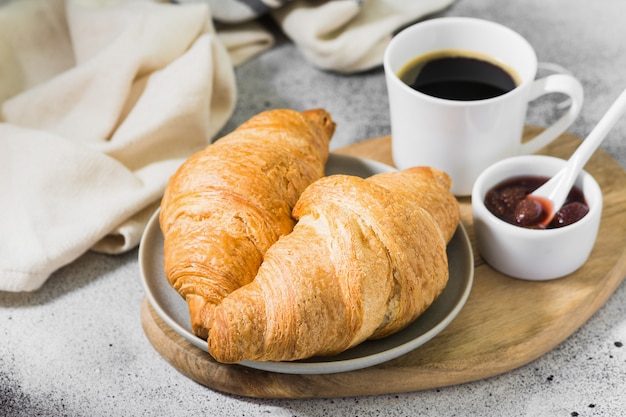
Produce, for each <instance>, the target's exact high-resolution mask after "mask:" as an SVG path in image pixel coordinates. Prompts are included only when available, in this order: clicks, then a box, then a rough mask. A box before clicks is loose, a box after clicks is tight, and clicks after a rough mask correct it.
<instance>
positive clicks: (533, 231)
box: [472, 155, 602, 280]
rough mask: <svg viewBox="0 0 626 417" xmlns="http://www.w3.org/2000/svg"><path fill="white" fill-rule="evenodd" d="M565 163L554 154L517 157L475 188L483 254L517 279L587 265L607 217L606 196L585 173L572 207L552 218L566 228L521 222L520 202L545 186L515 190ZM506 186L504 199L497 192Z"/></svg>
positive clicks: (548, 175) (477, 230) (495, 168)
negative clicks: (603, 199)
mask: <svg viewBox="0 0 626 417" xmlns="http://www.w3.org/2000/svg"><path fill="white" fill-rule="evenodd" d="M565 163H566V161H565V160H563V159H560V158H555V157H551V156H541V155H525V156H517V157H513V158H508V159H504V160H502V161H499V162H497V163H495V164H493V165H491V166H490V167H489V168H487V169H486V170H485V171H483V172H482V173H481V174H480V176H479V177H478V179H477V180H476V182H475V183H474V187H473V190H472V215H473V219H474V232H475V234H476V241H477V246H478V252H479V253H480V255H481V256H482V258H483V259H484V260H485V262H487V263H488V264H489V265H490V266H491V267H493V268H494V269H496V270H498V271H500V272H502V273H504V274H506V275H509V276H512V277H515V278H522V279H528V280H549V279H555V278H561V277H564V276H566V275H568V274H571V273H572V272H574V271H576V270H577V269H579V268H580V267H581V266H583V265H584V264H585V262H586V261H587V259H588V258H589V255H590V253H591V251H592V249H593V246H594V244H595V240H596V236H597V233H598V228H599V225H600V219H601V216H602V192H601V190H600V187H599V185H598V183H597V182H596V181H595V179H594V178H593V177H592V176H591V175H590V174H589V173H587V172H586V171H583V172H581V173H580V175H579V176H578V178H577V179H576V182H575V186H574V188H573V192H570V196H569V198H570V201H568V204H565V205H564V206H563V209H562V210H561V213H560V214H557V216H555V217H556V220H554V219H553V222H552V223H555V222H556V223H558V222H561V224H552V226H550V225H549V226H548V227H545V228H544V227H535V226H536V224H533V223H532V222H531V223H530V224H522V223H524V219H521V220H520V219H519V218H517V219H516V217H519V215H520V214H521V213H520V209H519V207H518V206H517V204H518V203H517V202H516V201H515V200H521V199H523V198H524V196H525V194H528V193H530V192H532V189H531V188H533V187H535V188H536V187H538V186H539V185H541V184H539V185H537V184H536V183H533V184H530V185H529V184H523V186H524V187H526V188H525V189H524V190H521V191H520V189H516V190H512V187H515V186H518V185H520V182H524V179H526V180H529V179H532V181H528V182H531V183H532V182H533V181H540V182H541V181H545V180H547V179H548V178H551V177H552V176H553V175H554V174H556V173H557V172H558V171H559V169H560V168H562V167H563V165H565ZM537 177H541V178H540V179H539V180H537V179H536V178H537ZM507 188H508V189H509V191H508V192H505V195H504V196H502V195H501V194H500V195H499V194H497V190H500V191H502V190H504V189H507ZM494 193H496V194H494ZM507 193H508V194H507ZM513 194H516V195H513ZM507 204H509V206H507ZM571 204H574V205H571ZM568 205H569V207H568ZM490 208H491V209H492V210H493V211H495V213H494V212H492V211H490ZM503 217H504V218H503ZM522 217H523V216H522ZM559 219H560V220H559Z"/></svg>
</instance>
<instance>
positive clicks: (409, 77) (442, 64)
mask: <svg viewBox="0 0 626 417" xmlns="http://www.w3.org/2000/svg"><path fill="white" fill-rule="evenodd" d="M511 73H512V71H507V70H506V69H504V68H502V67H501V66H500V65H498V64H496V63H494V62H491V61H490V60H489V58H488V57H484V56H482V55H479V54H473V53H471V52H468V53H463V52H458V51H437V52H434V53H429V54H426V55H422V56H419V57H417V58H415V59H413V60H411V61H410V62H409V63H407V64H406V65H405V66H404V67H403V68H402V69H401V70H400V72H399V73H398V76H399V77H400V79H401V80H402V81H404V82H405V83H406V84H407V85H409V86H411V87H412V88H413V89H415V90H417V91H419V92H422V93H424V94H428V95H429V96H433V97H439V98H443V99H448V100H461V101H469V100H483V99H488V98H492V97H497V96H500V95H502V94H505V93H508V92H509V91H511V90H513V89H514V88H515V87H516V86H517V82H516V78H517V77H516V76H514V75H512V74H511Z"/></svg>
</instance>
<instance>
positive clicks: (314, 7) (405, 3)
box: [177, 0, 454, 73]
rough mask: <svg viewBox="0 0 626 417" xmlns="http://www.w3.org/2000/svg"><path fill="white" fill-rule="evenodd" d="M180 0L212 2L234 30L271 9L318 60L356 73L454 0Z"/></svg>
mask: <svg viewBox="0 0 626 417" xmlns="http://www.w3.org/2000/svg"><path fill="white" fill-rule="evenodd" d="M177 1H180V2H204V3H207V4H209V5H210V7H211V10H212V12H213V16H214V18H215V19H216V20H218V21H220V22H222V23H228V24H231V26H230V29H229V30H230V31H231V32H233V33H234V32H236V31H237V30H238V28H239V27H240V26H239V25H237V23H241V22H249V21H250V20H251V19H255V18H257V17H259V16H261V15H266V14H269V15H270V16H272V17H273V19H274V20H275V21H276V23H278V25H279V26H280V28H281V29H282V31H283V32H284V33H285V34H286V35H287V36H288V37H289V38H290V39H291V40H293V42H294V43H295V44H296V45H297V46H298V48H299V49H300V50H301V51H302V54H303V55H304V57H305V58H306V59H307V60H309V61H310V62H311V63H312V64H313V65H315V66H316V67H318V68H321V69H325V70H331V71H336V72H341V73H353V72H359V71H364V70H367V69H370V68H373V67H376V66H379V65H381V64H382V58H383V54H384V51H385V47H386V46H387V43H389V41H390V40H391V37H392V35H393V33H394V32H396V31H397V30H399V29H400V28H402V27H403V26H405V25H407V24H409V23H411V22H414V21H417V20H419V19H421V18H423V17H425V16H427V15H431V14H433V13H436V12H439V11H441V10H443V9H444V8H446V7H448V6H449V5H450V4H451V3H452V2H453V1H454V0H330V1H329V0H177ZM225 27H226V25H225ZM268 35H269V33H268Z"/></svg>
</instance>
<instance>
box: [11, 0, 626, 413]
mask: <svg viewBox="0 0 626 417" xmlns="http://www.w3.org/2000/svg"><path fill="white" fill-rule="evenodd" d="M443 15H450V16H475V17H481V18H486V19H491V20H495V21H498V22H500V23H503V24H505V25H508V26H510V27H512V28H513V29H515V30H517V31H519V32H520V33H521V34H522V35H524V36H525V37H527V39H528V40H529V41H530V42H531V43H532V44H533V45H534V46H535V48H536V50H537V54H538V56H539V60H540V61H544V62H554V63H558V64H560V65H562V66H564V67H565V68H567V69H569V70H570V71H571V72H572V73H573V74H574V75H575V76H577V77H578V78H579V79H580V80H581V82H582V84H583V86H584V88H585V94H586V97H585V98H586V101H585V104H584V106H583V110H582V114H581V116H580V118H579V119H578V120H577V121H576V123H575V124H574V125H573V126H572V127H571V128H570V132H572V133H575V134H577V135H580V136H584V135H586V134H587V133H588V132H589V131H590V130H591V129H592V128H593V126H594V125H595V123H596V122H597V121H598V120H599V119H600V117H601V115H602V114H603V113H604V111H605V110H606V109H607V108H608V107H609V105H610V104H611V102H612V101H613V100H614V99H615V98H616V97H617V95H618V94H619V93H620V92H621V90H622V89H623V88H625V87H626V41H625V40H624V39H626V26H625V25H624V23H623V22H624V16H626V2H623V1H621V0H596V1H585V0H552V1H544V0H517V1H515V2H501V1H495V0H458V1H457V2H455V3H454V4H453V5H452V6H451V7H450V8H449V9H448V10H446V11H445V12H444V13H443ZM237 77H238V83H239V91H240V96H239V101H238V105H237V109H236V112H235V114H234V116H233V117H232V119H231V121H230V122H229V123H228V125H227V126H226V127H225V129H224V131H228V130H231V129H232V128H234V127H235V126H236V125H238V124H239V123H241V122H242V121H244V120H245V119H247V118H248V117H250V116H252V115H253V114H255V113H257V112H259V111H261V110H264V109H266V108H269V107H291V108H297V109H304V108H310V107H317V106H321V107H325V108H327V109H328V110H329V111H330V112H331V113H332V114H333V116H334V117H335V118H336V120H337V122H338V129H337V133H336V136H335V138H334V139H333V145H332V146H333V148H338V147H341V146H344V145H347V144H350V143H353V142H358V141H361V140H365V139H368V138H370V137H376V136H381V135H387V134H389V116H388V110H387V98H386V88H385V85H384V77H383V72H382V69H380V68H379V69H375V70H372V71H368V72H366V73H363V74H357V75H349V76H347V75H337V74H332V73H327V72H321V71H318V70H316V69H314V68H312V67H311V66H310V65H309V64H308V63H307V62H306V61H305V60H304V59H303V57H302V56H301V55H300V53H299V52H298V50H297V49H295V48H294V47H293V45H291V44H290V43H289V42H279V44H278V45H277V46H276V47H275V48H274V49H272V50H271V51H269V52H267V53H265V54H264V55H262V56H260V57H258V58H257V59H255V60H253V61H251V62H248V63H246V64H244V65H243V66H241V67H240V68H238V69H237ZM538 104H539V105H538V107H537V108H536V109H534V110H532V111H531V113H530V116H529V123H531V124H537V125H545V124H546V123H549V122H550V120H553V119H554V117H556V115H555V114H554V112H553V111H548V110H547V109H548V108H549V107H550V106H547V105H542V104H541V103H538ZM625 135H626V120H622V121H620V122H619V123H618V125H617V126H616V127H615V128H614V130H613V131H612V132H611V133H610V135H609V137H608V138H607V141H606V142H605V144H604V146H603V147H604V149H605V150H607V151H608V152H609V153H610V154H611V155H612V156H613V157H614V158H615V159H617V160H618V161H619V162H620V163H621V164H622V165H623V166H626V145H625V144H624V140H623V138H624V136H625ZM625 243H626V242H625ZM622 249H623V248H615V250H622ZM142 298H143V289H142V287H141V284H140V281H139V271H138V264H137V250H134V251H131V252H130V253H127V254H125V255H121V256H104V255H98V254H94V253H87V254H85V255H84V256H82V257H81V258H79V259H78V260H77V261H75V262H74V263H72V264H70V265H68V266H67V267H65V268H63V269H61V270H60V271H58V272H57V273H55V274H54V276H52V277H51V278H50V279H49V281H48V282H47V283H46V284H45V285H44V287H43V288H42V289H41V290H40V291H38V292H35V293H24V294H13V293H1V292H0V415H3V416H35V415H39V416H195V415H205V416H221V415H224V416H270V415H271V416H359V417H366V416H379V415H380V416H469V415H471V416H617V415H623V414H626V394H624V386H625V384H626V347H624V346H623V344H624V343H626V286H625V284H622V285H621V286H620V287H619V288H618V289H617V291H616V292H615V293H614V295H613V296H612V297H611V298H610V299H609V301H608V302H607V303H606V304H605V306H604V307H602V308H601V309H600V310H599V311H598V312H597V313H596V314H595V315H594V316H593V317H592V318H591V319H590V320H589V321H588V322H587V323H586V324H584V325H583V326H582V327H581V328H580V329H579V330H578V331H577V332H575V333H574V334H573V335H572V336H571V337H570V338H568V339H567V340H566V341H564V342H563V343H562V344H560V345H559V346H557V347H556V348H555V349H554V350H552V351H551V352H549V353H547V354H545V355H544V356H542V357H541V358H539V359H538V360H536V361H534V362H532V363H530V364H527V365H525V366H522V367H520V368H518V369H516V370H513V371H511V372H508V373H505V374H503V375H500V376H497V377H493V378H489V379H486V380H482V381H477V382H472V383H467V384H462V385H458V386H452V387H447V388H441V389H435V390H428V391H422V392H413V393H403V394H397V395H380V396H370V397H362V398H335V399H315V400H261V399H250V398H241V397H237V396H232V395H225V394H222V393H219V392H215V391H212V390H210V389H207V388H205V387H203V386H201V385H198V384H196V383H195V382H193V381H191V380H189V379H188V378H186V377H185V376H183V375H181V374H180V373H178V372H177V371H176V370H175V369H173V368H172V367H171V366H169V365H168V364H167V363H166V362H165V361H164V360H163V359H162V358H161V357H160V356H159V355H158V353H156V351H155V350H154V349H153V348H152V346H151V345H150V343H149V342H148V340H147V339H146V337H145V336H144V334H143V331H142V329H141V324H140V321H139V306H140V302H141V300H142Z"/></svg>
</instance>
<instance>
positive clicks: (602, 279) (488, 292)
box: [141, 127, 626, 398]
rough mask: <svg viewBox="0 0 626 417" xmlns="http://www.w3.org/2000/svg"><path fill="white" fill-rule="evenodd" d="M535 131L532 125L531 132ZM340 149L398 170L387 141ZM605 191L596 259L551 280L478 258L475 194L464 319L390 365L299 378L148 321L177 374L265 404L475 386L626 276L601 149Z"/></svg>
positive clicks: (611, 183) (598, 170) (554, 334)
mask: <svg viewBox="0 0 626 417" xmlns="http://www.w3.org/2000/svg"><path fill="white" fill-rule="evenodd" d="M537 130H538V128H533V127H528V128H526V130H525V136H527V137H529V136H533V135H534V134H536V132H537ZM579 144H580V139H579V138H577V137H575V136H573V135H571V134H564V135H562V136H561V137H560V138H559V139H557V141H555V142H554V143H553V144H552V145H550V146H549V147H547V148H546V149H544V152H541V153H545V154H550V155H554V156H558V157H562V158H568V157H569V156H570V155H571V153H572V152H573V150H574V149H575V148H576V146H578V145H579ZM337 153H341V154H347V155H354V156H359V157H365V158H370V159H376V160H379V161H381V162H385V163H388V164H392V161H391V154H390V138H389V137H382V138H377V139H372V140H368V141H365V142H361V143H358V144H355V145H351V146H348V147H346V148H343V149H340V150H338V151H337ZM586 168H587V170H588V171H589V172H590V173H591V174H592V175H593V176H594V177H595V178H596V180H597V181H598V182H599V183H600V186H601V187H602V191H603V193H604V210H603V215H602V221H601V224H600V230H599V233H598V238H597V241H596V244H595V247H594V250H593V252H592V253H591V256H590V259H589V261H588V262H587V263H586V264H585V265H584V266H583V267H582V268H581V269H579V270H578V271H576V272H575V273H573V274H572V275H570V276H567V277H565V278H561V279H558V280H553V281H547V282H531V281H523V280H518V279H514V278H510V277H507V276H504V275H502V274H500V273H498V272H496V271H494V270H493V269H491V268H490V267H489V266H488V265H487V264H485V263H484V261H483V260H482V259H481V258H480V254H479V253H478V250H477V249H476V245H475V241H474V233H473V227H472V215H471V205H470V199H469V198H461V199H460V204H461V213H462V222H463V223H464V225H465V227H466V229H467V231H468V234H469V235H470V239H471V241H472V247H473V248H474V258H475V259H474V260H475V277H474V285H473V288H472V291H471V294H470V296H469V298H468V300H467V303H466V304H465V306H464V308H463V309H462V310H461V312H460V313H459V315H458V316H457V317H456V318H455V319H454V320H453V321H452V322H451V323H450V325H449V326H448V327H447V328H446V329H444V330H443V331H442V332H441V333H440V334H439V335H437V336H436V337H435V338H433V339H432V340H430V341H429V342H427V343H426V344H424V345H422V346H421V347H419V348H417V349H415V350H413V351H411V352H409V353H407V354H405V355H404V356H401V357H399V358H397V359H394V360H392V361H389V362H386V363H383V364H380V365H377V366H374V367H371V368H366V369H361V370H357V371H351V372H344V373H336V374H323V375H293V374H279V373H272V372H266V371H260V370H255V369H250V368H247V367H244V366H240V365H224V364H220V363H217V362H215V361H214V360H213V359H212V358H211V357H210V356H209V354H207V353H205V352H204V351H202V350H201V349H198V348H196V347H194V346H193V345H191V344H190V343H189V342H187V341H186V340H185V339H183V338H182V337H181V336H179V335H178V334H177V333H175V332H174V331H173V330H172V329H171V328H169V327H168V326H167V325H166V324H165V323H164V322H163V321H162V320H161V319H160V318H159V317H158V315H157V314H156V313H155V311H154V310H153V309H152V307H151V306H150V305H149V303H148V301H147V299H144V301H143V303H142V306H141V321H142V325H143V328H144V331H145V333H146V336H147V337H148V339H149V341H150V342H151V343H152V345H153V346H154V348H155V349H156V350H157V351H158V352H159V353H160V354H161V355H162V356H163V358H165V360H166V361H167V362H169V363H170V364H171V365H172V366H174V367H175V368H176V369H177V370H179V371H180V372H182V373H183V374H184V375H186V376H188V377H189V378H191V379H193V380H194V381H196V382H198V383H200V384H203V385H205V386H207V387H209V388H212V389H215V390H218V391H223V392H228V393H231V394H237V395H243V396H248V397H259V398H312V397H339V396H360V395H373V394H389V393H399V392H407V391H418V390H424V389H431V388H436V387H442V386H447V385H454V384H460V383H464V382H468V381H475V380H479V379H483V378H487V377H491V376H494V375H498V374H502V373H504V372H507V371H509V370H512V369H515V368H517V367H519V366H522V365H524V364H527V363H529V362H531V361H533V360H534V359H536V358H538V357H540V356H541V355H543V354H544V353H546V352H548V351H550V350H551V349H553V348H554V347H555V346H557V345H558V344H559V343H561V342H562V341H563V340H565V339H566V338H567V337H568V336H570V335H571V334H572V333H573V332H574V331H576V329H578V328H579V327H580V326H581V325H582V324H583V323H585V322H586V321H587V320H588V319H589V318H590V317H591V316H592V315H593V314H594V313H595V312H596V311H597V310H598V309H599V308H600V307H601V306H602V305H603V304H604V303H605V301H606V300H607V299H608V298H609V297H610V296H611V294H612V293H613V292H614V291H615V289H616V288H617V287H618V285H619V284H620V283H621V282H622V280H623V279H624V275H625V274H626V256H625V252H626V215H625V214H624V209H625V208H626V172H625V171H624V169H623V168H622V167H621V166H620V165H619V164H618V163H617V162H616V161H615V160H613V159H612V158H611V157H610V156H609V155H608V154H606V153H605V152H604V151H598V152H596V154H595V155H594V156H593V157H592V159H591V160H590V161H589V163H588V164H587V167H586Z"/></svg>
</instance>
